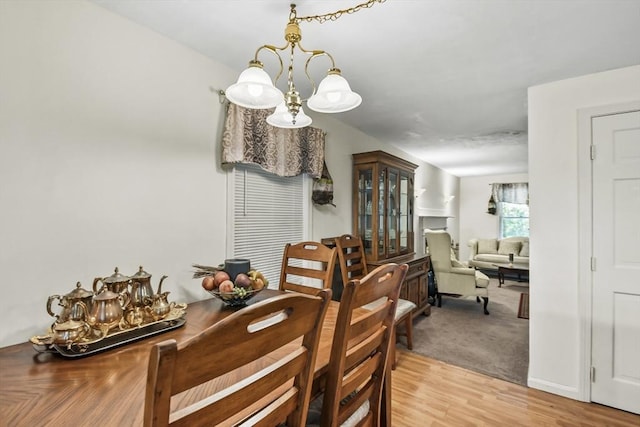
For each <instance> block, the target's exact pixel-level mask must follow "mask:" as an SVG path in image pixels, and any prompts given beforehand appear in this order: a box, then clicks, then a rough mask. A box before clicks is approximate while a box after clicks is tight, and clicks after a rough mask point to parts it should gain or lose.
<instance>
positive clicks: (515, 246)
mask: <svg viewBox="0 0 640 427" xmlns="http://www.w3.org/2000/svg"><path fill="white" fill-rule="evenodd" d="M521 244H522V243H521V242H518V241H514V240H500V245H499V246H498V253H499V254H500V255H509V254H514V255H519V254H520V246H521Z"/></svg>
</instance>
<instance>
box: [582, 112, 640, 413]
mask: <svg viewBox="0 0 640 427" xmlns="http://www.w3.org/2000/svg"><path fill="white" fill-rule="evenodd" d="M636 110H640V100H638V101H632V102H625V103H620V104H609V105H603V106H599V107H590V108H583V109H579V110H578V147H577V150H578V315H579V325H578V332H579V337H580V342H581V343H582V346H581V348H580V349H579V354H578V359H579V366H580V372H579V375H578V394H579V398H580V400H583V401H585V402H590V401H591V334H592V328H591V324H592V317H593V316H592V310H593V274H592V272H591V257H592V255H593V233H594V230H593V214H592V210H591V206H592V203H593V183H592V179H593V174H592V165H591V143H592V132H591V123H592V120H593V119H594V118H596V117H602V116H609V115H614V114H621V113H628V112H630V111H636ZM596 155H597V151H596Z"/></svg>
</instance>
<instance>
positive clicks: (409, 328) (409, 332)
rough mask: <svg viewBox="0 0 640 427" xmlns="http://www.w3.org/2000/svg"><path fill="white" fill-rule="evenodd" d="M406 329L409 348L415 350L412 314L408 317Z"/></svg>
mask: <svg viewBox="0 0 640 427" xmlns="http://www.w3.org/2000/svg"><path fill="white" fill-rule="evenodd" d="M405 329H406V330H407V348H408V349H409V350H413V316H412V315H411V313H409V314H408V315H407V319H406V320H405Z"/></svg>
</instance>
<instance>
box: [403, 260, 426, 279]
mask: <svg viewBox="0 0 640 427" xmlns="http://www.w3.org/2000/svg"><path fill="white" fill-rule="evenodd" d="M427 270H428V265H427V261H426V260H424V261H420V262H416V263H412V264H409V271H407V277H414V276H419V275H421V274H427Z"/></svg>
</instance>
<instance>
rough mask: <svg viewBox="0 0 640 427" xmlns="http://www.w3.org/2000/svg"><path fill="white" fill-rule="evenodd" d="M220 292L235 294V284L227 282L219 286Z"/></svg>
mask: <svg viewBox="0 0 640 427" xmlns="http://www.w3.org/2000/svg"><path fill="white" fill-rule="evenodd" d="M218 290H219V291H220V292H233V282H232V281H231V280H225V281H223V282H222V283H220V286H218Z"/></svg>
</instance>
